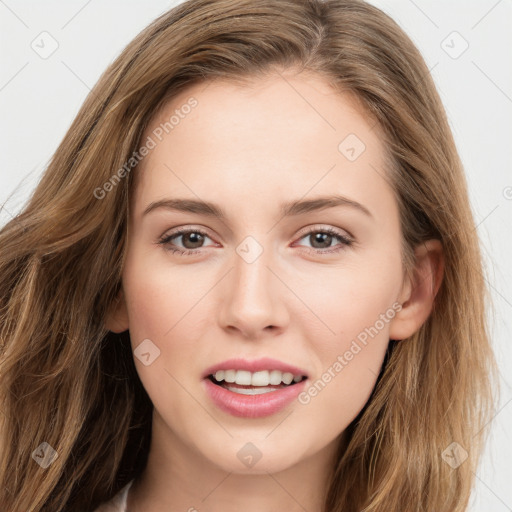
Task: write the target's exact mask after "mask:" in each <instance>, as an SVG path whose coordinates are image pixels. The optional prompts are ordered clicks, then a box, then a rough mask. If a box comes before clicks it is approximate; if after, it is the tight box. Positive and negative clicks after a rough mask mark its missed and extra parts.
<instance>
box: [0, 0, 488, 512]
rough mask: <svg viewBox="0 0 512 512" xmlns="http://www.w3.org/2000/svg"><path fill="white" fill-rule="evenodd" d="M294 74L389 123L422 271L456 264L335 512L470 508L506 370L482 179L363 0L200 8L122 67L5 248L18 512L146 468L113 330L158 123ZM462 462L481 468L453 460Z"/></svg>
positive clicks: (350, 455) (13, 498)
mask: <svg viewBox="0 0 512 512" xmlns="http://www.w3.org/2000/svg"><path fill="white" fill-rule="evenodd" d="M291 67H296V68H297V69H300V70H304V71H311V72H314V73H318V74H320V75H321V76H323V77H324V78H325V79H327V80H329V82H330V83H331V84H333V85H334V86H336V87H338V88H339V90H340V91H348V92H351V93H353V94H354V95H355V96H356V97H357V98H358V99H359V100H360V102H361V104H362V105H363V106H364V108H365V110H366V112H367V114H368V115H369V116H373V118H374V119H375V120H376V121H377V122H378V123H379V124H380V126H381V128H382V130H383V133H384V134H385V138H386V140H385V145H386V148H387V151H388V153H389V154H388V156H389V166H388V169H386V170H381V171H379V172H386V173H387V174H388V176H389V179H390V182H391V183H392V185H393V188H394V190H395V193H396V197H397V201H398V204H399V208H400V221H401V229H402V235H403V254H404V268H405V269H407V271H408V272H412V265H413V263H414V258H413V248H414V247H415V246H416V245H418V244H420V243H421V242H422V241H424V240H427V239H429V238H437V239H439V240H440V241H441V243H442V246H443V250H444V259H445V267H444V279H443V282H442V285H441V288H440V290H439V292H438V295H437V297H436V301H435V305H434V309H433V311H432V313H431V315H430V317H429V318H428V320H427V321H426V322H425V324H424V325H423V326H422V327H421V328H420V330H419V331H418V332H417V333H416V334H414V335H413V336H412V337H410V338H409V339H407V340H402V341H399V342H391V343H390V346H389V349H388V353H387V355H386V359H385V364H384V365H383V368H382V372H381V374H380V376H379V379H378V381H377V384H376V386H375V389H374V392H373V394H372V396H371V398H370V400H369V401H368V403H367V404H366V406H365V407H364V409H363V410H362V411H361V413H360V414H359V415H358V417H357V418H356V419H355V420H354V421H353V422H352V423H351V425H350V426H349V428H348V429H347V431H346V436H344V438H345V440H346V443H344V444H343V446H342V445H341V443H340V448H339V453H337V458H336V465H335V467H333V468H332V477H331V481H330V482H329V492H328V494H327V496H326V501H325V509H324V510H325V512H327V511H328V512H341V511H343V512H355V511H361V510H363V509H364V511H365V512H371V511H384V512H389V511H406V510H407V511H408V512H412V511H418V512H419V511H424V512H426V511H429V512H430V511H435V512H443V511H446V512H448V511H449V512H461V511H463V510H464V509H465V508H466V506H467V503H468V500H469V496H470V492H471V489H472V486H473V483H474V471H475V470H476V467H477V465H478V463H479V458H480V454H481V451H482V448H483V443H484V442H485V436H486V432H487V429H485V428H484V427H485V426H486V425H487V424H488V422H489V421H490V419H491V413H492V409H493V405H494V398H495V396H494V387H493V385H492V384H493V380H492V376H493V375H494V374H495V371H496V367H495V360H494V356H493V353H492V351H491V347H490V341H489V333H488V327H487V325H486V304H488V300H487V298H488V297H487V292H486V288H485V286H484V285H485V283H484V277H483V274H482V272H483V270H482V262H481V254H480V247H479V241H478V238H477V233H476V231H475V224H474V220H473V217H472V212H471V209H470V205H469V201H468V194H467V190H466V181H465V177H464V172H463V168H462V164H461V161H460V159H459V156H458V154H457V150H456V147H455V143H454V140H453V137H452V134H451V132H450V129H449V125H448V122H447V119H446V114H445V111H444V108H443V106H442V103H441V101H440V98H439V96H438V93H437V91H436V89H435V86H434V83H433V81H432V78H431V76H430V74H429V70H428V68H427V66H426V65H425V62H424V60H423V58H422V57H421V55H420V53H419V52H418V50H417V49H416V48H415V46H414V45H413V43H412V42H411V40H410V39H409V38H408V37H407V36H406V35H405V34H404V32H403V31H402V30H401V29H400V28H399V26H398V25H397V24H396V23H395V22H394V21H393V20H392V19H391V18H389V17H388V16H387V15H385V14H384V13H383V12H382V11H380V10H379V9H377V8H375V7H373V6H371V5H368V4H366V3H364V2H363V1H361V0H326V1H322V0H298V1H297V0H189V1H187V2H185V3H183V4H180V5H179V6H177V7H175V8H174V9H172V10H170V11H168V12H167V13H165V14H163V15H162V16H160V17H159V18H158V19H156V20H155V21H154V22H153V23H151V24H150V25H149V26H148V27H147V28H146V29H145V30H143V31H142V32H141V33H140V34H139V35H138V36H137V37H136V38H135V39H134V40H133V41H132V42H131V43H130V44H129V45H128V46H127V47H126V48H125V50H124V51H123V52H122V53H121V55H120V56H119V57H118V58H117V59H116V60H115V61H114V62H113V63H112V64H111V65H110V66H109V67H108V69H107V70H106V71H105V73H104V74H103V75H102V76H101V78H100V80H99V81H98V83H97V84H96V85H95V87H94V88H93V89H92V91H91V93H90V94H89V95H88V97H87V98H86V100H85V102H84V104H83V106H82V108H81V110H80V112H79V113H78V115H77V116H76V118H75V120H74V122H73V123H72V125H71V127H70V129H69V130H68V132H67V134H66V135H65V137H64V139H63V140H62V142H61V144H60V145H59V147H58V149H57V151H56V152H55V154H54V156H53V158H52V159H51V161H50V163H49V165H48V168H47V169H46V171H45V172H44V174H43V176H42V178H41V180H40V182H39V184H38V186H37V188H36V189H35V191H34V193H33V194H32V196H31V197H30V199H29V201H28V202H27V204H26V205H25V207H24V208H23V210H22V211H21V212H20V213H19V214H18V215H16V217H15V218H14V219H12V220H11V221H10V222H8V223H7V224H6V225H5V226H4V227H3V228H2V230H1V231H0V350H1V353H0V354H1V360H0V400H1V402H0V453H1V454H2V457H1V459H0V503H1V505H2V506H1V508H2V510H12V511H22V510H23V511H25V510H30V511H40V510H45V511H51V512H59V511H63V510H74V511H75V510H76V511H86V510H91V509H94V508H95V507H96V506H97V505H98V504H99V503H101V502H103V501H106V500H108V499H110V498H111V497H112V496H113V495H114V494H115V493H116V492H117V491H118V490H119V489H120V488H121V487H122V486H124V485H125V484H126V483H127V482H128V481H129V480H131V479H132V478H134V477H136V476H138V475H139V474H140V473H141V472H142V470H143V469H144V466H145V463H146V458H147V453H148V448H149V442H150V435H151V413H152V404H151V401H150V399H149V397H148V395H147V394H146V392H145V390H144V388H143V386H142V384H141V382H140V380H139V378H138V375H137V372H136V370H135V365H134V362H133V354H132V352H131V347H130V339H129V333H128V331H127V332H125V333H122V334H119V335H118V334H114V333H112V332H109V331H108V330H107V329H106V328H105V325H104V322H105V315H106V312H107V311H108V310H109V308H111V307H112V304H113V303H114V301H115V298H116V296H117V294H118V292H119V290H120V286H121V270H122V266H123V258H124V252H125V240H126V233H127V216H128V205H129V197H130V193H131V191H132V188H133V186H134V181H133V177H134V173H135V172H136V165H132V164H133V162H132V164H130V166H129V167H126V162H127V161H129V159H130V158H131V157H132V155H133V154H134V152H136V151H137V149H138V148H139V147H140V146H141V144H142V143H143V141H141V137H142V133H143V132H144V130H145V128H146V127H147V125H148V123H149V122H150V120H151V119H152V118H153V116H154V115H155V113H156V112H158V110H159V109H160V107H161V106H162V105H163V104H164V103H165V102H167V101H168V100H169V99H170V98H172V97H173V96H174V95H176V94H177V93H178V92H180V91H182V90H183V89H184V88H186V87H187V86H189V85H191V84H193V83H198V82H201V81H204V80H212V79H218V78H221V79H228V80H244V79H249V78H251V77H256V78H257V77H260V76H263V75H266V74H270V73H275V72H277V73H279V70H284V69H288V68H291ZM199 108H200V107H199ZM123 167H124V169H125V172H124V173H119V172H118V170H119V169H122V168H123ZM132 167H133V169H132ZM115 175H117V178H116V180H115V182H113V177H114V176H115ZM121 175H122V176H121ZM107 183H110V185H106V184H107ZM102 191H103V192H102ZM45 443H46V444H45ZM453 443H457V445H454V444H453ZM454 446H455V447H456V450H458V451H454V450H453V447H454ZM52 450H54V451H55V452H53V451H52ZM446 450H451V451H450V452H449V453H450V454H451V456H452V458H453V456H454V455H453V454H454V453H457V454H458V455H457V457H458V458H459V459H460V462H462V463H461V464H460V465H457V467H454V466H455V465H454V464H449V463H448V462H445V461H446V460H447V459H446V457H445V455H444V454H445V453H446ZM466 452H467V459H466V460H463V459H464V457H465V456H466ZM42 461H45V462H42ZM37 462H39V463H37Z"/></svg>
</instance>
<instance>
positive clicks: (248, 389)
mask: <svg viewBox="0 0 512 512" xmlns="http://www.w3.org/2000/svg"><path fill="white" fill-rule="evenodd" d="M206 378H207V379H209V380H210V382H212V383H213V384H215V385H216V386H219V387H222V388H224V389H226V390H228V391H231V392H233V393H238V394H240V395H262V394H265V393H272V392H276V391H279V390H282V389H285V388H288V387H293V386H295V385H297V384H299V383H301V382H303V381H304V380H306V379H307V376H306V375H300V374H295V375H294V374H293V373H291V372H282V371H280V370H263V371H258V372H250V371H247V370H234V369H233V370H218V371H217V372H215V373H212V374H210V375H208V376H207V377H206Z"/></svg>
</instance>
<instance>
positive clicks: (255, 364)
mask: <svg viewBox="0 0 512 512" xmlns="http://www.w3.org/2000/svg"><path fill="white" fill-rule="evenodd" d="M218 370H247V371H250V372H259V371H263V370H280V371H281V372H289V373H292V374H293V375H304V376H306V377H307V376H308V374H307V372H306V371H305V370H303V369H301V368H298V367H297V366H293V365H291V364H288V363H283V362H282V361H279V360H277V359H272V358H270V357H263V358H261V359H252V360H250V361H248V360H247V359H242V358H234V359H227V360H226V361H222V362H221V363H217V364H214V365H213V366H210V367H209V368H207V369H206V370H205V371H204V372H203V375H202V378H203V379H205V378H207V377H208V376H209V375H214V374H215V372H217V371H218Z"/></svg>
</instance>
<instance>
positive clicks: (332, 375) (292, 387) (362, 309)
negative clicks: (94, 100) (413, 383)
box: [110, 74, 410, 473]
mask: <svg viewBox="0 0 512 512" xmlns="http://www.w3.org/2000/svg"><path fill="white" fill-rule="evenodd" d="M284 76H286V80H285V79H284V78H282V77H281V76H275V77H268V78H265V79H255V80H254V81H252V82H251V83H249V84H248V85H246V86H241V85H235V84H233V83H228V82H219V81H213V82H211V83H209V84H208V85H207V86H206V85H205V84H204V83H203V84H200V85H195V86H193V87H191V88H189V89H187V90H186V91H183V92H182V93H181V94H180V95H179V96H177V97H175V98H174V99H173V101H172V103H170V104H168V105H167V106H166V107H165V109H163V110H162V111H161V112H160V113H159V115H158V116H156V117H155V118H154V120H153V122H152V123H151V125H150V126H149V127H148V129H147V131H146V133H145V134H144V136H143V139H142V140H143V142H144V143H146V142H148V141H149V139H148V137H150V138H151V139H152V141H153V142H148V147H149V146H154V147H151V148H150V151H149V154H148V155H147V156H146V157H145V158H144V160H143V161H142V162H141V164H140V165H139V167H138V168H137V169H136V170H134V171H133V172H137V173H138V175H137V176H136V178H137V180H136V183H137V184H136V187H135V189H134V193H133V196H132V198H131V200H132V202H131V206H130V208H131V210H130V223H129V237H128V245H127V255H126V256H127V257H126V262H125V266H124V268H123V276H122V288H123V294H122V296H123V298H122V304H121V306H119V308H118V310H116V312H115V313H114V314H113V315H112V317H111V320H110V321H111V324H110V325H111V329H112V330H117V331H122V330H124V329H129V330H130V337H131V342H132V346H133V350H134V354H135V358H134V360H135V364H136V367H137V371H138V373H139V375H140V379H141V381H142V383H143V385H144V387H145V389H146V391H147V392H148V394H149V396H150V398H151V400H152V402H153V404H154V427H153V428H158V429H159V432H160V434H161V437H159V439H164V438H165V440H166V441H165V442H166V443H169V445H170V446H171V445H172V447H173V449H175V450H176V451H178V448H179V446H186V447H187V449H188V450H189V451H190V452H191V453H193V454H194V456H195V457H196V458H197V460H199V461H201V460H202V461H205V462H207V463H209V464H214V465H215V466H217V467H219V468H222V469H223V470H225V471H231V472H237V473H243V472H251V471H252V472H264V471H269V472H275V471H278V470H283V469H286V468H289V467H291V466H293V465H295V464H298V463H299V462H301V461H304V460H306V459H308V458H309V457H313V456H314V455H315V454H318V453H320V452H322V451H325V450H330V449H332V447H333V446H334V443H335V442H336V440H337V439H339V436H340V434H342V433H343V431H344V430H345V429H346V427H347V426H348V425H349V423H350V422H351V421H352V420H353V419H354V418H355V417H356V416H357V414H358V413H359V412H360V411H361V409H362V408H363V407H364V405H365V403H366V402H367V400H368V398H369V396H370V394H371V392H372V389H373V387H374V385H375V382H376V379H377V375H378V373H379V370H380V368H381V365H382V362H383V358H384V355H385V351H386V348H387V346H388V342H389V339H390V338H391V339H393V338H394V337H395V335H396V334H400V335H401V334H403V333H402V332H399V331H400V326H401V325H402V324H400V318H401V315H402V314H403V312H400V308H401V306H400V304H402V303H403V302H404V300H406V299H407V298H408V294H409V292H410V289H409V288H408V286H406V285H405V284H404V280H403V275H404V273H403V267H402V262H401V253H400V236H401V235H400V226H399V216H398V205H397V203H396V200H395V197H394V194H393V191H392V189H391V187H390V185H389V183H388V181H387V180H386V179H385V177H384V147H383V139H382V135H381V133H380V132H379V130H378V127H377V126H376V125H375V122H374V121H373V120H371V119H368V117H367V116H365V115H364V114H363V113H362V110H361V109H360V108H358V104H357V102H356V101H355V100H354V98H352V97H350V96H348V95H343V94H340V93H339V92H336V91H335V90H334V89H332V88H331V87H330V86H329V85H328V83H327V82H326V81H324V80H323V79H322V78H321V77H319V76H315V75H304V74H300V75H291V74H290V75H284ZM192 98H193V99H192ZM185 105H193V106H192V107H190V108H188V107H184V106H185ZM176 110H177V111H178V112H176ZM173 114H174V115H175V117H174V120H173V121H171V122H172V129H169V125H167V132H168V133H166V130H162V127H161V123H165V122H166V121H169V119H170V118H171V116H172V115H173ZM160 139H161V140H160ZM153 143H154V144H153ZM200 203H212V204H213V207H212V206H211V205H210V206H209V207H208V206H205V205H201V204H200ZM221 214H222V215H221ZM180 230H184V231H185V232H184V233H182V232H179V231H180ZM114 319H115V320H114ZM114 321H115V322H116V324H115V325H116V327H115V328H114V327H112V325H113V322H114ZM394 330H395V331H396V332H394ZM263 358H271V359H273V360H274V361H268V360H267V361H265V360H263ZM230 359H239V360H242V361H235V362H231V363H229V362H228V363H226V364H225V365H223V363H224V362H225V361H227V360H230ZM260 360H262V361H260ZM258 362H259V363H261V364H259V365H258V364H255V365H253V366H251V363H258ZM244 363H246V364H244ZM219 365H220V367H221V368H224V370H236V371H237V372H231V371H230V372H227V371H224V378H226V379H227V380H232V378H233V374H234V378H235V379H237V380H238V383H237V382H236V381H235V383H233V384H231V385H230V387H231V389H232V390H231V391H230V390H228V389H226V386H227V384H226V382H225V381H224V385H222V386H219V385H218V384H215V383H213V382H212V380H211V379H210V378H208V377H206V378H205V374H208V375H209V374H211V373H215V370H217V369H218V366H219ZM287 365H288V366H287ZM290 366H291V367H293V368H290ZM251 369H252V370H253V372H252V373H249V370H251ZM265 370H268V371H274V372H273V375H274V378H276V379H278V380H279V381H281V378H282V379H284V380H286V378H288V377H286V373H292V376H295V377H297V380H298V379H299V378H300V377H307V378H306V379H303V380H302V381H300V382H296V383H293V381H292V384H289V385H283V384H281V385H280V386H279V387H278V388H277V387H276V386H273V385H270V384H272V383H271V382H270V383H269V381H268V380H266V379H269V378H270V377H271V376H272V373H268V374H266V373H265ZM275 370H282V373H279V372H275ZM287 370H290V371H287ZM255 374H256V375H255ZM218 376H219V378H222V376H223V374H222V372H220V373H219V374H218ZM247 378H248V379H249V380H244V379H247ZM252 379H254V381H253V380H252ZM259 379H262V380H259ZM248 382H251V383H255V384H256V385H255V386H254V387H252V386H251V387H248ZM257 384H261V385H260V386H258V385H257ZM262 388H270V389H267V390H264V389H262ZM254 390H258V394H245V393H253V392H254ZM261 391H266V392H261ZM163 433H165V434H163ZM162 442H163V441H162ZM248 443H251V444H248ZM244 450H245V451H244ZM258 453H259V454H260V455H261V460H259V461H258V462H257V464H255V465H254V468H252V467H250V465H249V464H245V463H244V462H243V460H242V459H243V458H244V457H245V456H247V455H252V456H254V455H255V456H256V457H258V456H259V455H258Z"/></svg>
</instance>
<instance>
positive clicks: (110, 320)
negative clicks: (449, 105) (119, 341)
mask: <svg viewBox="0 0 512 512" xmlns="http://www.w3.org/2000/svg"><path fill="white" fill-rule="evenodd" d="M105 327H106V328H107V329H108V330H109V331H112V332H116V333H119V332H124V331H127V330H128V327H129V321H128V310H127V309H126V300H125V298H124V293H123V289H122V288H121V290H119V293H118V295H117V297H116V298H115V300H114V302H113V303H112V304H111V306H110V310H109V311H108V312H107V316H106V319H105Z"/></svg>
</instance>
